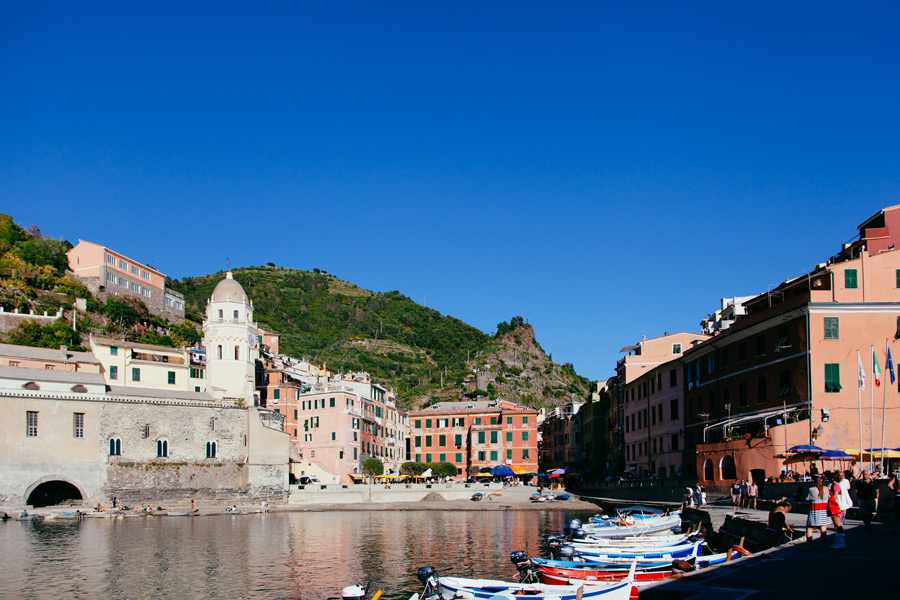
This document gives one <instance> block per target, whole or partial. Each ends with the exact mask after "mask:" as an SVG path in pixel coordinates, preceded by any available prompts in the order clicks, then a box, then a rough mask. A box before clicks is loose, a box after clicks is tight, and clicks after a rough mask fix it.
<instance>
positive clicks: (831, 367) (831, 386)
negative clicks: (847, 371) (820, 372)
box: [825, 363, 841, 394]
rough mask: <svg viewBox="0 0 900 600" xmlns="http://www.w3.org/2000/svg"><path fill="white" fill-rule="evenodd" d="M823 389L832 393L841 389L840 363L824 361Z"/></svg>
mask: <svg viewBox="0 0 900 600" xmlns="http://www.w3.org/2000/svg"><path fill="white" fill-rule="evenodd" d="M825 391H826V392H828V393H832V394H833V393H837V392H840V391H841V365H840V364H839V363H826V365H825Z"/></svg>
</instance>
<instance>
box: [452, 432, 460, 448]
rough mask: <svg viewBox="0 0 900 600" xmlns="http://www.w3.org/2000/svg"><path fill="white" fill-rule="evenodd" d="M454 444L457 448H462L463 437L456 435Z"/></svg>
mask: <svg viewBox="0 0 900 600" xmlns="http://www.w3.org/2000/svg"><path fill="white" fill-rule="evenodd" d="M453 443H454V445H455V446H462V435H460V434H456V435H455V436H453Z"/></svg>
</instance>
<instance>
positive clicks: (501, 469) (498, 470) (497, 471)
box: [491, 465, 516, 477]
mask: <svg viewBox="0 0 900 600" xmlns="http://www.w3.org/2000/svg"><path fill="white" fill-rule="evenodd" d="M491 475H496V476H497V477H515V476H516V472H515V471H513V470H512V469H510V468H509V467H507V466H506V465H500V466H497V467H494V468H493V469H491Z"/></svg>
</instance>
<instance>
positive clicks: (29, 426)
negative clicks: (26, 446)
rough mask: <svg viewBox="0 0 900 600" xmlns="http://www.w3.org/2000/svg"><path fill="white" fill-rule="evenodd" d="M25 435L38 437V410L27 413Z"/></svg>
mask: <svg viewBox="0 0 900 600" xmlns="http://www.w3.org/2000/svg"><path fill="white" fill-rule="evenodd" d="M25 435H26V436H27V437H37V435H38V414H37V411H36V410H29V411H27V412H26V413H25Z"/></svg>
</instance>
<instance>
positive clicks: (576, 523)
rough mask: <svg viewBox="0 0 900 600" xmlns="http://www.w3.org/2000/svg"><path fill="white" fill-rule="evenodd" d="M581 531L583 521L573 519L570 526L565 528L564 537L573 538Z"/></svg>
mask: <svg viewBox="0 0 900 600" xmlns="http://www.w3.org/2000/svg"><path fill="white" fill-rule="evenodd" d="M579 529H581V521H580V520H579V519H572V520H571V521H569V526H568V527H566V528H565V531H564V533H563V535H565V536H566V537H572V535H574V533H575V532H576V531H578V530H579Z"/></svg>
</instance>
